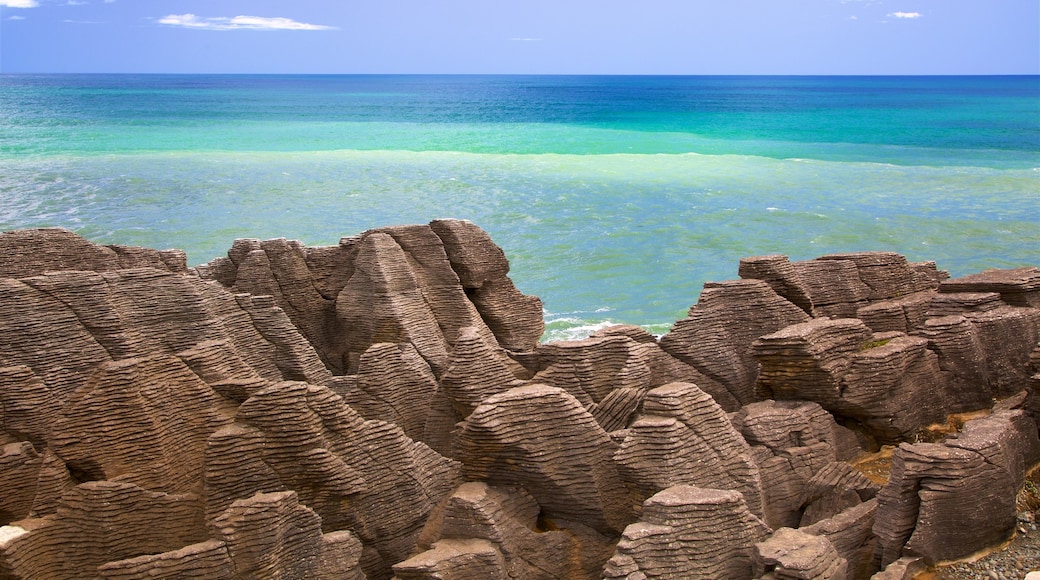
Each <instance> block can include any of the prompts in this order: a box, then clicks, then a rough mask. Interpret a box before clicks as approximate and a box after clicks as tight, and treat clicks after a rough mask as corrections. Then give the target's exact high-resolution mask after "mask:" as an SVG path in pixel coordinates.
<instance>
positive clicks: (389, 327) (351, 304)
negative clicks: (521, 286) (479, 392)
mask: <svg viewBox="0 0 1040 580" xmlns="http://www.w3.org/2000/svg"><path fill="white" fill-rule="evenodd" d="M197 272H198V274H199V275H200V276H201V277H202V278H203V279H208V280H215V281H218V282H220V283H221V284H222V285H223V286H224V287H227V288H228V289H230V290H232V291H233V292H244V293H248V294H250V295H253V296H271V297H272V299H273V300H274V303H275V304H276V305H278V306H279V307H280V308H282V309H283V310H284V311H285V312H286V314H288V316H289V318H290V319H291V320H292V321H293V323H294V324H295V325H296V326H297V328H299V330H300V332H301V333H302V334H303V335H304V336H305V337H306V338H307V340H308V341H310V343H311V344H312V345H313V347H314V348H315V349H316V350H317V352H318V353H319V355H320V356H321V359H322V360H323V362H324V363H325V364H326V365H327V366H328V368H329V370H330V371H332V372H333V373H334V374H337V375H342V374H344V373H350V374H354V373H356V372H357V365H358V362H359V358H360V357H361V355H362V354H363V353H364V352H365V351H366V350H368V348H369V347H371V346H372V345H375V344H380V343H393V344H401V343H408V344H411V345H412V346H413V347H414V348H415V349H416V351H417V352H419V353H420V355H421V356H422V357H423V358H424V359H425V360H426V362H427V364H429V365H430V366H431V367H432V368H433V369H434V371H435V372H436V373H437V374H438V375H439V374H440V373H441V372H442V371H443V370H444V368H445V365H446V364H447V356H448V353H449V351H450V350H451V348H452V346H453V344H454V340H455V337H456V336H457V335H458V332H459V330H460V329H462V328H465V327H474V328H477V329H478V331H479V332H480V333H481V334H482V335H483V336H484V337H485V339H487V340H489V341H490V342H493V343H497V344H499V345H501V346H502V347H503V348H505V349H507V350H510V351H515V352H528V351H533V350H534V348H535V347H536V345H537V343H538V338H539V337H540V336H541V334H542V329H543V326H544V323H543V321H542V318H541V316H542V309H541V301H540V300H538V298H535V297H532V296H525V295H524V294H522V293H520V292H519V291H518V290H517V289H516V287H515V286H514V285H513V283H512V281H511V280H510V279H509V277H508V275H507V274H508V272H509V262H508V261H507V260H506V258H505V254H504V253H503V252H502V249H501V248H499V247H498V246H497V245H495V244H494V242H492V241H491V238H490V237H489V236H488V235H487V233H486V232H484V231H483V230H481V229H480V228H479V227H477V226H476V225H474V224H472V223H471V222H466V221H462V220H436V221H434V222H431V223H430V224H429V225H413V226H394V227H388V228H381V229H376V230H369V231H367V232H364V233H362V234H360V235H358V236H355V237H350V238H343V239H342V240H340V243H339V245H338V246H318V247H308V246H305V245H303V244H302V243H300V242H297V241H287V240H284V239H274V240H265V241H260V240H253V239H241V240H236V241H235V243H234V245H233V246H232V248H231V249H230V250H229V251H228V257H227V258H218V259H217V260H214V261H213V262H210V263H209V264H205V265H203V266H200V267H198V268H197Z"/></svg>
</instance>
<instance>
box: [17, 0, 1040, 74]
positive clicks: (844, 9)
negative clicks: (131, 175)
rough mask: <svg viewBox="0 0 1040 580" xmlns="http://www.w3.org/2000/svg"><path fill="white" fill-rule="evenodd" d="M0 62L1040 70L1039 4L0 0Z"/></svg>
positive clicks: (212, 69)
mask: <svg viewBox="0 0 1040 580" xmlns="http://www.w3.org/2000/svg"><path fill="white" fill-rule="evenodd" d="M0 72H2V73H25V72H36V73H78V72H82V73H110V72H124V73H320V74H350V73H433V74H455V73H461V74H689V75H713V74H791V75H795V74H821V75H831V74H848V75H862V74H954V75H956V74H1040V2H1038V0H711V1H708V0H671V1H665V0H638V1H637V0H626V1H620V0H365V1H359V0H328V1H316V0H291V1H290V0H0Z"/></svg>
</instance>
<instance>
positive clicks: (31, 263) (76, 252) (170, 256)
mask: <svg viewBox="0 0 1040 580" xmlns="http://www.w3.org/2000/svg"><path fill="white" fill-rule="evenodd" d="M0 256H3V257H4V260H3V261H2V262H0V278H26V277H29V276H36V275H39V274H43V273H44V272H50V271H57V270H89V271H93V272H108V271H113V270H123V269H127V268H144V267H148V268H158V269H161V270H167V271H170V272H177V273H181V274H183V273H187V265H186V258H185V255H184V252H182V251H180V250H163V251H157V250H151V249H147V248H137V247H129V246H99V245H95V244H93V243H91V242H89V241H87V240H85V239H84V238H82V237H80V236H78V235H76V234H74V233H72V232H70V231H69V230H66V229H63V228H41V229H30V230H17V231H11V232H2V233H0Z"/></svg>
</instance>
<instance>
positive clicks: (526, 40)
mask: <svg viewBox="0 0 1040 580" xmlns="http://www.w3.org/2000/svg"><path fill="white" fill-rule="evenodd" d="M509 40H515V41H517V42H541V40H542V39H541V38H510V39H509Z"/></svg>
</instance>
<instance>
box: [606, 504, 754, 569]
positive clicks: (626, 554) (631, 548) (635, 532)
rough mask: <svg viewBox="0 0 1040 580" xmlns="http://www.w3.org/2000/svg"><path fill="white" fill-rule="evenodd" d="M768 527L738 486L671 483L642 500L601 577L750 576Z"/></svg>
mask: <svg viewBox="0 0 1040 580" xmlns="http://www.w3.org/2000/svg"><path fill="white" fill-rule="evenodd" d="M769 533H770V530H769V528H768V527H766V525H765V524H764V523H762V521H761V520H760V519H758V518H757V517H756V516H754V515H753V514H751V512H750V511H749V510H748V507H747V504H746V503H744V498H743V496H742V495H741V494H740V493H739V492H736V491H732V490H718V489H705V488H699V487H694V486H689V485H677V486H674V487H669V488H668V489H665V490H663V491H661V492H659V493H657V494H655V495H653V496H652V497H650V498H648V499H647V500H646V501H645V502H644V503H643V512H642V517H641V518H640V521H639V522H637V523H634V524H631V525H629V526H628V527H626V528H625V532H624V534H622V536H621V540H620V541H619V542H618V544H617V548H616V550H615V552H614V556H613V557H612V558H611V559H610V561H609V562H607V565H606V567H605V568H604V570H603V578H619V579H620V578H720V579H722V578H725V579H733V580H736V579H744V578H751V572H752V556H753V548H754V545H755V543H756V542H758V541H760V540H762V539H764V538H765V537H766V536H768V534H769Z"/></svg>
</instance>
